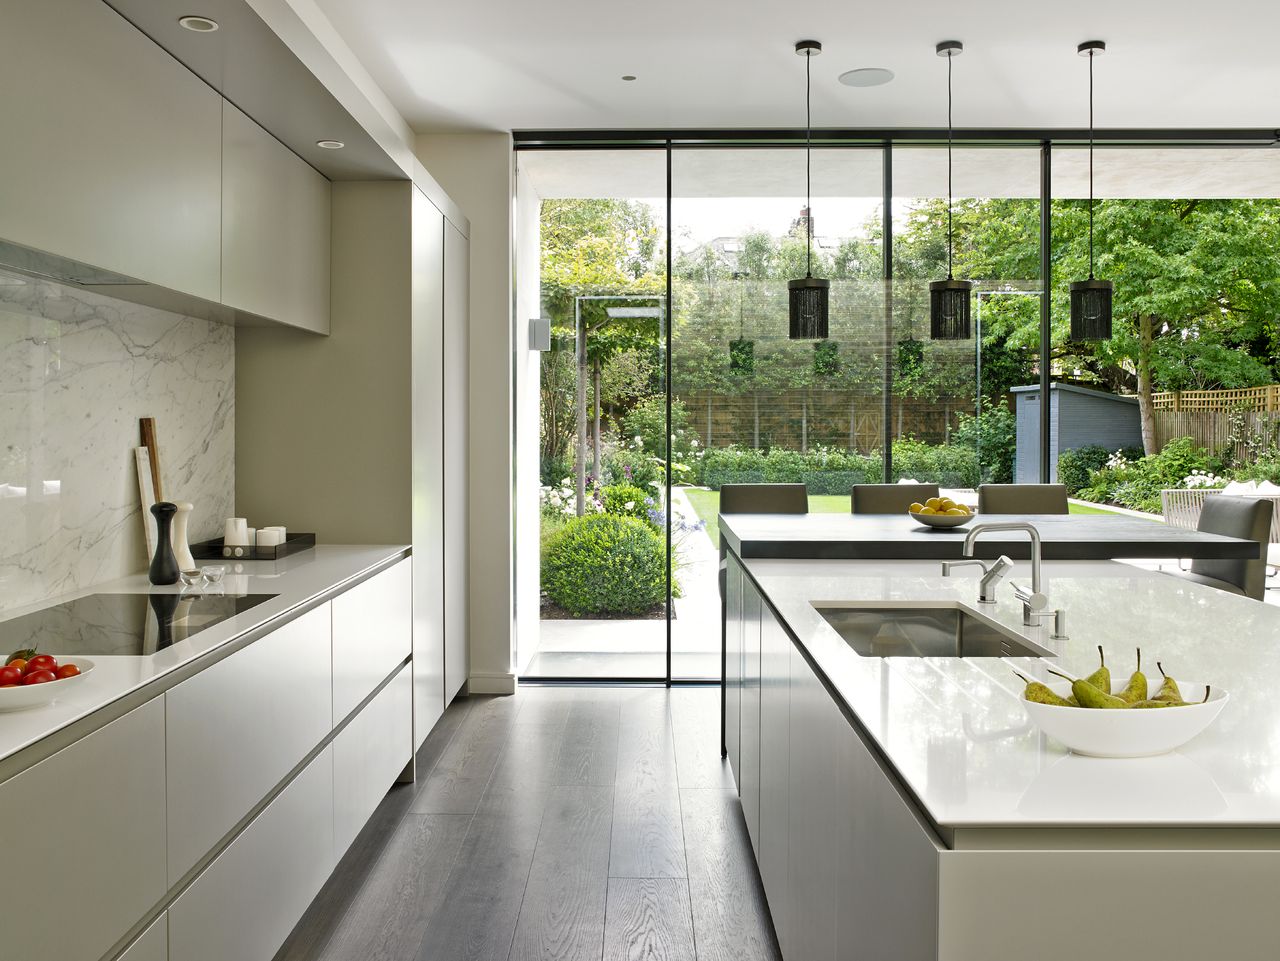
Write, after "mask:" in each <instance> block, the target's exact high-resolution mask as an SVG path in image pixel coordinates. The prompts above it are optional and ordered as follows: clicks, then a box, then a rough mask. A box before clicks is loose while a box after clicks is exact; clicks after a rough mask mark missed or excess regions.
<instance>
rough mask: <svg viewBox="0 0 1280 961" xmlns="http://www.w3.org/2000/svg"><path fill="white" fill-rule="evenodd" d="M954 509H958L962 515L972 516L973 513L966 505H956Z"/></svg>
mask: <svg viewBox="0 0 1280 961" xmlns="http://www.w3.org/2000/svg"><path fill="white" fill-rule="evenodd" d="M956 507H958V508H960V511H961V513H964V514H972V513H973V511H971V510H969V505H968V504H957V505H956Z"/></svg>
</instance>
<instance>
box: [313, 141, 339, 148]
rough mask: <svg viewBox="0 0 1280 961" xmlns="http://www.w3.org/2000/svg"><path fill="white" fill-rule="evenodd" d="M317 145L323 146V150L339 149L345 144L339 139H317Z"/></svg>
mask: <svg viewBox="0 0 1280 961" xmlns="http://www.w3.org/2000/svg"><path fill="white" fill-rule="evenodd" d="M316 146H317V147H324V149H325V150H341V149H342V148H343V147H345V146H346V144H344V143H343V142H342V141H341V140H317V141H316Z"/></svg>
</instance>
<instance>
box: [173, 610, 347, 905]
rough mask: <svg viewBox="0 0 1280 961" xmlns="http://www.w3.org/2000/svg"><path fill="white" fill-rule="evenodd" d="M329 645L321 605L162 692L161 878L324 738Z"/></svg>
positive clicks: (213, 840) (201, 850)
mask: <svg viewBox="0 0 1280 961" xmlns="http://www.w3.org/2000/svg"><path fill="white" fill-rule="evenodd" d="M330 651H331V648H330V612H329V605H328V604H322V605H320V606H319V607H317V608H315V609H314V610H310V611H308V612H307V613H305V614H303V615H302V616H301V617H299V618H297V619H296V620H293V621H290V622H289V623H288V624H285V625H284V626H283V627H281V628H279V629H278V630H276V631H274V632H273V633H271V634H268V635H267V636H266V637H264V638H261V639H260V640H257V641H255V642H254V643H252V644H250V645H249V646H248V647H246V648H244V649H243V650H240V651H237V652H236V653H234V654H232V655H231V656H229V657H227V658H225V659H224V660H222V661H219V662H218V663H217V664H214V665H213V666H212V667H208V668H206V669H205V670H203V671H201V672H200V673H199V674H197V675H196V676H195V677H192V678H191V679H189V680H186V681H183V682H182V683H181V684H179V685H177V686H176V687H174V688H172V689H170V690H168V691H166V692H165V695H164V698H165V724H166V735H167V750H166V759H167V764H168V770H167V781H168V795H169V881H170V883H173V882H176V881H177V880H178V879H179V878H181V877H182V876H183V875H184V874H185V873H186V872H187V871H189V870H191V868H192V867H194V866H195V864H196V862H197V861H199V860H200V858H201V857H203V856H204V854H205V852H207V851H208V850H209V849H210V848H212V847H213V846H214V845H215V844H217V843H218V841H219V840H221V838H222V837H223V836H224V835H225V834H226V833H227V832H228V831H230V830H231V829H232V828H233V827H235V825H236V823H237V822H239V821H240V820H241V819H242V818H244V816H245V815H247V814H248V813H249V812H250V811H251V810H253V807H254V805H255V804H257V803H258V802H259V801H261V800H262V798H264V797H266V796H267V794H268V793H270V791H271V790H272V789H273V788H274V787H275V786H276V785H277V784H279V783H280V782H281V781H282V780H283V779H284V778H285V777H286V776H287V775H288V774H289V772H290V771H291V770H293V768H294V767H295V766H296V765H297V764H298V762H299V761H301V760H302V759H303V758H304V757H305V756H306V755H307V753H308V752H309V751H311V750H312V749H314V748H315V746H316V745H317V744H319V743H320V742H321V741H322V740H323V739H324V738H325V737H327V736H328V734H329V732H330V731H331V730H332V721H333V717H332V708H331V697H332V691H331V687H332V683H333V682H332V677H333V672H332V670H331V667H330V657H331V653H330Z"/></svg>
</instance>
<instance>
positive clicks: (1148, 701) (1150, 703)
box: [1128, 698, 1186, 710]
mask: <svg viewBox="0 0 1280 961" xmlns="http://www.w3.org/2000/svg"><path fill="white" fill-rule="evenodd" d="M1128 706H1129V707H1131V708H1133V709H1134V710H1139V709H1143V708H1149V707H1185V706H1186V705H1183V704H1175V703H1174V702H1173V701H1157V700H1156V699H1155V698H1144V699H1143V700H1141V701H1134V702H1133V703H1132V704H1130V705H1128Z"/></svg>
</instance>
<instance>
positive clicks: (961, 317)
mask: <svg viewBox="0 0 1280 961" xmlns="http://www.w3.org/2000/svg"><path fill="white" fill-rule="evenodd" d="M935 49H936V50H937V53H938V56H939V57H946V58H947V279H946V280H935V281H934V282H933V283H931V284H930V285H929V336H930V337H932V338H933V339H934V340H968V339H969V336H970V335H969V295H970V294H971V293H972V292H973V283H972V282H971V281H968V280H956V278H955V274H954V273H953V272H952V269H951V261H952V257H953V254H954V251H955V241H954V240H953V238H952V229H951V228H952V223H951V219H952V217H951V208H952V203H953V201H952V193H951V140H952V126H951V61H952V60H953V59H954V58H956V57H958V56H960V54H961V53H963V52H964V44H962V43H961V42H960V41H959V40H943V41H942V42H941V43H940V44H938V46H937V47H936V48H935Z"/></svg>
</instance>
